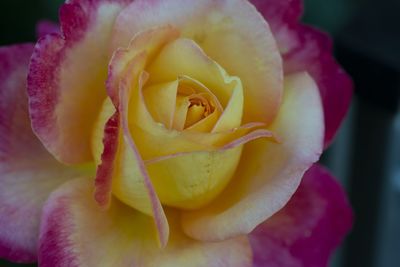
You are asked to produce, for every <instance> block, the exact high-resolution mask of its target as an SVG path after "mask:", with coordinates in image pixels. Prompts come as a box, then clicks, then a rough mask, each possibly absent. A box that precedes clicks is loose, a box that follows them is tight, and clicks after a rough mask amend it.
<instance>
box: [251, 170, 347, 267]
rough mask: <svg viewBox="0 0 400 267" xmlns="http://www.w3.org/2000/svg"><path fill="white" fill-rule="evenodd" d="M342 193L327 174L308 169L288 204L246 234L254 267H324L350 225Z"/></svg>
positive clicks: (344, 197) (345, 199)
mask: <svg viewBox="0 0 400 267" xmlns="http://www.w3.org/2000/svg"><path fill="white" fill-rule="evenodd" d="M352 217H353V216H352V212H351V207H350V205H349V203H348V201H347V198H346V193H345V192H344V191H343V189H342V188H341V186H340V185H339V184H338V182H337V181H336V180H335V178H334V177H332V176H331V175H330V174H329V172H327V171H326V170H325V169H324V168H322V167H321V166H318V165H314V166H313V167H311V169H309V170H308V171H307V172H306V173H305V175H304V177H303V180H302V182H301V184H300V186H299V188H298V189H297V191H296V193H295V194H294V195H293V197H292V198H291V200H290V201H289V203H288V204H287V205H286V206H285V207H284V208H283V209H282V210H280V211H279V212H278V213H277V214H275V215H274V216H272V217H271V218H270V219H268V220H267V221H265V222H264V223H263V224H261V225H259V226H258V227H257V228H256V229H255V230H254V231H253V232H252V233H251V234H250V235H249V237H250V242H251V244H252V247H253V253H254V265H253V266H254V267H264V266H269V267H281V266H285V267H322V266H327V264H328V260H329V257H330V256H331V254H332V252H333V250H334V249H335V248H336V247H337V246H339V244H340V243H341V242H342V241H343V237H344V236H345V235H346V234H347V233H348V232H349V230H350V228H351V226H352Z"/></svg>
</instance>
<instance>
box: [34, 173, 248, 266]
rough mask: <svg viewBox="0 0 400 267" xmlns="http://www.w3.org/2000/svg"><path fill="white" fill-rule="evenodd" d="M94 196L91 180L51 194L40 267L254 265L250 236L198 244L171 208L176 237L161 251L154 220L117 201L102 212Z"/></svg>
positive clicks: (43, 227) (42, 237)
mask: <svg viewBox="0 0 400 267" xmlns="http://www.w3.org/2000/svg"><path fill="white" fill-rule="evenodd" d="M91 193H92V184H91V183H90V181H87V180H84V179H77V180H73V181H71V182H68V183H66V184H64V185H63V186H62V187H60V188H59V189H57V190H56V191H55V192H54V193H53V194H52V195H51V197H50V198H49V200H48V202H47V204H46V205H45V207H44V214H43V217H42V222H43V223H42V225H41V232H40V252H39V265H40V266H41V267H54V266H69V267H80V266H97V267H109V266H121V267H124V266H133V267H150V266H185V267H203V266H209V267H228V266H229V267H250V266H251V261H252V256H251V250H250V246H249V242H248V240H247V237H245V236H239V237H237V238H234V239H231V240H226V241H222V242H218V243H203V242H198V241H195V240H193V239H190V238H188V237H186V236H185V235H184V234H183V233H182V231H181V230H180V227H179V219H178V218H179V214H178V213H177V212H176V211H173V210H171V211H169V212H168V219H169V221H170V224H171V226H172V227H171V238H170V241H169V243H168V246H167V247H165V248H163V249H160V248H159V247H158V244H157V238H156V237H155V236H156V230H155V229H154V225H153V224H152V220H151V218H150V217H148V216H146V215H144V214H142V213H140V212H138V211H136V210H134V209H131V208H130V207H127V206H125V205H124V204H122V203H121V202H119V201H118V200H116V199H113V201H112V203H111V206H110V209H109V210H107V211H102V210H99V209H98V207H97V205H96V203H95V202H94V200H93V198H92V197H91Z"/></svg>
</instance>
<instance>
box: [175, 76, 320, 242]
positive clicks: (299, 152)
mask: <svg viewBox="0 0 400 267" xmlns="http://www.w3.org/2000/svg"><path fill="white" fill-rule="evenodd" d="M323 130H324V126H323V112H322V106H321V102H320V96H319V92H318V88H317V87H316V85H315V83H314V81H313V80H312V78H310V76H308V75H307V74H306V73H298V74H294V75H291V76H288V77H286V78H285V95H284V101H283V105H282V107H281V109H280V112H279V114H278V117H277V119H276V121H275V122H274V124H273V125H272V126H271V131H272V132H274V133H276V134H277V135H278V136H279V138H280V143H273V142H268V141H266V140H264V139H257V140H255V141H253V142H250V143H248V144H246V145H245V146H244V150H243V153H242V159H241V161H240V164H239V166H238V169H237V171H236V173H235V175H234V177H233V179H232V181H231V182H230V184H229V185H228V187H227V188H226V190H225V191H224V192H222V194H221V195H220V196H219V197H218V198H217V199H216V200H214V201H213V203H212V204H211V205H209V206H207V207H205V208H203V209H200V210H198V211H190V212H185V213H183V217H182V225H183V228H184V231H185V233H186V234H188V235H189V236H191V237H193V238H196V239H201V240H222V239H225V238H229V237H232V236H235V235H237V234H247V233H250V232H251V231H252V230H253V229H254V228H255V227H256V226H257V225H258V224H260V223H262V222H263V221H265V220H266V219H268V218H269V217H271V216H272V215H273V214H274V213H275V212H277V211H278V210H279V209H281V208H282V207H283V206H284V205H285V204H286V203H287V201H288V200H289V199H290V197H291V196H292V194H293V193H294V192H295V190H296V189H297V187H298V185H299V183H300V181H301V178H302V176H303V174H304V172H305V171H306V170H307V169H308V168H309V167H310V166H311V165H312V164H313V163H314V162H315V161H317V160H318V158H319V155H320V154H321V152H322V143H323Z"/></svg>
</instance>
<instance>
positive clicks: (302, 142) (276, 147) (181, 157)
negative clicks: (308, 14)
mask: <svg viewBox="0 0 400 267" xmlns="http://www.w3.org/2000/svg"><path fill="white" fill-rule="evenodd" d="M252 3H253V4H255V5H256V6H257V7H258V8H259V11H262V12H263V15H264V17H265V19H266V20H267V21H268V23H269V24H268V23H267V22H266V21H265V20H264V18H263V17H262V16H261V15H260V14H259V13H258V12H257V11H256V9H255V8H254V6H252V5H251V4H250V3H248V2H247V1H244V0H232V1H227V0H226V1H222V0H221V1H211V0H204V1H196V2H193V1H183V0H169V1H167V0H165V1H161V0H153V1H144V0H136V1H134V2H132V3H130V1H122V0H118V1H110V0H109V1H107V0H98V1H89V0H81V1H69V2H68V3H67V4H65V5H63V6H62V8H61V10H60V22H61V29H62V34H58V33H52V34H49V35H45V36H44V37H43V38H42V39H40V40H39V42H38V43H37V45H36V47H35V49H34V51H33V54H32V57H31V60H30V64H29V71H28V72H29V74H28V96H29V115H30V119H28V116H27V113H26V111H27V110H26V109H27V107H26V104H25V103H24V101H25V98H24V97H25V95H24V93H23V91H24V89H25V88H24V83H25V82H24V80H25V75H26V71H27V70H26V68H27V64H28V60H29V56H30V55H31V53H32V50H31V49H32V48H31V46H29V45H25V46H13V47H8V48H3V49H2V50H1V59H2V62H4V63H3V65H2V69H3V72H2V74H3V76H2V77H1V78H2V79H1V82H2V86H1V88H2V91H1V93H2V96H3V95H4V97H2V98H1V101H2V102H1V103H2V105H1V108H2V111H3V112H2V117H1V118H2V119H1V122H2V124H1V127H2V128H0V129H1V134H2V136H4V138H3V141H2V143H3V145H2V147H1V152H2V154H1V155H2V161H1V180H0V181H1V189H0V190H1V191H0V192H1V195H0V202H1V203H2V208H1V210H0V212H1V213H2V216H1V218H5V219H3V220H4V221H3V220H2V221H1V222H2V225H3V226H4V227H3V228H2V231H1V232H0V234H1V235H0V241H1V242H0V253H1V254H0V255H1V256H2V257H6V258H8V259H11V260H14V261H21V262H29V261H34V260H36V259H37V257H38V259H39V264H40V266H99V265H100V266H131V265H135V266H137V265H139V266H164V265H165V266H170V265H171V266H251V264H252V262H253V259H254V264H255V265H256V266H265V265H267V264H272V263H274V264H276V265H277V266H289V265H291V264H293V262H301V263H303V264H304V266H309V265H310V263H313V264H315V263H318V264H320V265H321V266H322V265H323V264H324V263H325V262H326V261H327V259H328V256H329V252H330V250H331V249H332V248H333V247H335V246H336V245H337V244H338V242H339V241H340V239H341V237H342V236H343V235H344V234H345V233H346V232H347V230H348V227H349V225H350V218H351V216H350V214H349V208H348V206H347V203H346V201H344V200H343V199H344V195H343V193H342V191H341V190H340V188H338V186H337V185H336V184H335V183H333V182H332V181H331V178H330V176H329V175H328V174H326V173H325V172H324V171H321V170H320V168H319V167H313V168H312V169H310V171H309V172H308V173H307V175H306V176H305V178H304V180H303V183H302V185H301V186H300V189H299V190H298V192H297V193H296V194H295V196H294V197H293V199H292V201H291V202H290V203H289V205H288V206H287V207H286V208H284V209H283V210H281V211H280V212H279V213H278V214H276V215H275V216H273V217H271V216H272V215H273V214H274V213H276V212H277V211H278V210H280V209H281V208H282V207H283V206H284V205H285V204H286V202H287V201H288V200H289V199H290V197H291V196H292V194H293V193H294V191H295V190H296V189H297V187H298V185H299V183H300V181H301V178H302V176H303V174H304V172H305V171H306V170H307V169H309V168H310V166H311V165H312V164H313V163H314V162H315V161H316V160H317V159H318V157H319V154H320V153H321V151H322V145H323V129H324V122H323V115H324V116H325V144H327V143H329V142H330V140H331V138H332V136H333V134H334V132H335V131H336V128H337V126H338V125H339V123H340V121H341V119H342V116H343V114H344V113H345V111H346V109H347V106H348V102H349V95H350V90H349V80H348V79H347V76H346V75H345V74H344V73H343V72H342V71H341V70H340V68H339V67H338V66H337V65H336V64H335V63H334V61H333V59H332V58H331V56H330V47H329V46H327V44H329V42H328V41H327V40H326V39H325V37H324V36H323V35H321V34H320V33H319V32H316V31H315V30H312V29H310V28H308V27H305V26H301V25H299V24H298V23H297V17H298V15H299V14H300V3H299V2H297V1H272V0H271V1H253V2H252ZM310 51H312V53H310ZM310 63H312V64H310ZM306 72H308V73H309V74H307V73H306ZM310 75H311V76H310ZM311 77H313V78H311ZM314 80H315V81H316V82H317V84H318V86H317V84H316V83H315V81H314ZM318 89H319V91H320V92H322V93H321V96H322V104H323V108H324V110H323V109H322V106H321V101H320V96H319V91H318ZM343 99H344V100H343ZM185 103H186V104H185ZM338 103H339V104H341V105H339V106H338V105H337V104H338ZM31 123H32V127H33V130H34V132H35V133H36V135H37V136H38V137H39V139H40V141H41V143H40V142H38V141H37V139H35V137H34V136H33V134H32V133H31V132H30V124H31ZM41 144H43V145H44V147H45V148H46V149H47V151H49V152H50V153H51V154H52V156H54V157H55V158H56V159H57V161H56V160H54V158H53V157H52V156H50V155H49V154H48V153H47V152H46V150H45V149H43V147H42V146H41ZM93 162H94V163H93ZM93 177H95V182H94V186H93V179H91V178H93ZM72 178H76V179H72ZM67 180H68V181H67ZM66 181H67V182H66ZM321 183H322V186H321ZM325 187H327V188H329V190H327V188H325ZM53 190H54V192H53V193H51V195H50V197H49V198H48V195H49V192H51V191H53ZM93 191H94V199H93ZM327 192H329V193H327ZM47 198H48V199H47ZM46 199H47V200H46ZM28 200H29V201H28ZM304 201H305V202H306V203H309V204H308V205H306V206H305V207H304V206H302V205H304V204H302V203H304ZM44 202H46V204H45V205H44V208H43V215H42V216H41V219H39V218H40V213H41V207H42V205H43V203H44ZM323 203H326V205H327V206H326V207H327V208H326V209H325V212H313V210H319V209H321V208H320V207H321V206H320V205H323ZM332 203H335V204H332ZM324 205H325V204H324ZM330 205H337V207H336V206H335V208H329V207H331V206H330ZM299 207H301V209H302V210H304V213H305V215H304V216H302V215H300V216H299V215H297V213H296V212H295V211H296V209H297V208H299ZM338 211H339V212H341V213H343V215H342V217H343V218H344V219H343V221H342V222H341V223H340V225H341V227H337V224H330V223H323V222H325V221H332V220H327V218H335V217H336V215H337V212H338ZM23 216H30V218H32V220H23V221H22V220H21V218H23ZM15 218H18V223H17V224H15V223H13V221H15V220H16V219H15ZM319 220H320V221H321V222H318V221H319ZM39 221H41V222H40V231H39V239H38V240H39V241H38V243H39V247H38V248H37V247H36V242H37V238H38V237H37V236H38V233H37V231H38V227H39ZM264 221H265V223H263V222H264ZM316 222H317V223H316ZM262 223H263V224H262ZM154 226H155V227H154ZM256 226H258V228H257V229H256V230H255V231H253V229H254V228H255V227H256ZM282 227H284V229H286V230H283V229H282ZM289 229H292V231H289ZM321 229H322V230H321ZM21 230H22V231H21ZM304 232H307V233H308V238H305V237H304V236H303V235H302V234H303V233H304ZM326 232H328V233H331V236H330V238H324V239H323V240H325V241H324V246H318V244H319V243H318V242H315V239H317V240H318V237H319V235H322V234H323V233H324V234H325V233H326ZM283 239H284V240H286V241H285V245H282V244H281V243H282V242H281V241H282V240H283ZM321 239H322V238H321ZM211 241H213V242H211ZM216 241H217V242H216ZM320 242H322V241H320ZM157 243H158V244H157ZM304 244H307V246H310V247H314V246H315V247H316V248H319V247H326V250H323V251H322V252H320V251H318V253H317V254H315V255H313V254H311V253H310V252H309V251H302V250H301V249H299V246H303V245H304ZM307 246H306V247H307ZM37 251H38V252H37ZM313 251H317V250H313ZM36 253H38V256H37V254H36ZM252 253H253V257H252V256H251V254H252ZM285 253H290V256H288V255H287V254H286V255H285ZM310 254H311V255H310ZM282 255H285V256H282Z"/></svg>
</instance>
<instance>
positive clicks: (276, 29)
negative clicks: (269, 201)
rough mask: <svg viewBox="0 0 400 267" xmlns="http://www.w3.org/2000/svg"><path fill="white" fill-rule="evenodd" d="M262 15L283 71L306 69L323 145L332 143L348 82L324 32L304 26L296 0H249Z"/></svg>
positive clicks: (345, 106) (345, 107)
mask: <svg viewBox="0 0 400 267" xmlns="http://www.w3.org/2000/svg"><path fill="white" fill-rule="evenodd" d="M251 2H252V3H253V4H254V5H255V6H256V7H257V8H258V10H259V11H260V12H261V13H262V14H263V15H264V17H265V19H266V20H267V21H268V23H269V24H270V26H271V30H272V32H273V33H274V36H275V38H276V40H277V42H278V46H279V50H280V51H281V53H282V55H283V59H284V69H285V73H286V74H290V73H295V72H299V71H307V72H308V73H309V74H310V75H311V76H312V77H313V78H314V80H315V81H316V82H317V84H318V88H319V89H320V92H321V98H322V102H323V106H324V116H325V141H324V143H325V147H326V146H328V145H329V144H330V142H332V139H333V138H334V136H335V133H336V131H337V130H338V128H339V126H340V124H341V122H342V120H343V118H344V116H345V115H346V112H347V110H348V108H349V106H350V102H351V96H352V87H353V84H352V81H351V79H350V77H349V76H348V75H347V74H346V73H345V72H344V71H343V70H342V69H341V67H340V66H339V65H338V64H337V63H336V61H335V59H334V58H333V56H332V54H333V51H332V41H331V39H330V38H329V36H328V35H326V34H324V33H322V32H320V31H318V30H316V29H314V28H312V27H309V26H304V25H302V24H300V22H299V21H298V19H299V17H300V16H301V14H302V1H300V0H265V1H263V0H251Z"/></svg>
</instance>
